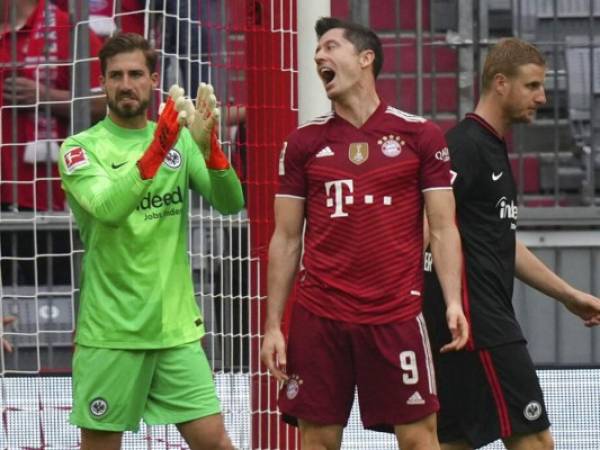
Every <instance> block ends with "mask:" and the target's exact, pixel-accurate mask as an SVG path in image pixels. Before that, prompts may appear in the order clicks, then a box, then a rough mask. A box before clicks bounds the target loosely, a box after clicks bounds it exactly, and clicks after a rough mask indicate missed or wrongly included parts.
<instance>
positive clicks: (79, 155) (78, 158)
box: [64, 147, 90, 173]
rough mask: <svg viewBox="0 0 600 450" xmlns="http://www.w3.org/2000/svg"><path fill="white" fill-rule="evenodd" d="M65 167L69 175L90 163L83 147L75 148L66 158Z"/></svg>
mask: <svg viewBox="0 0 600 450" xmlns="http://www.w3.org/2000/svg"><path fill="white" fill-rule="evenodd" d="M64 161H65V167H66V168H67V173H73V172H74V171H75V170H77V169H79V168H80V167H84V166H87V165H88V164H89V163H90V162H89V160H88V158H87V155H86V154H85V150H84V149H82V148H81V147H73V148H72V149H71V150H69V151H68V152H67V153H65V156H64Z"/></svg>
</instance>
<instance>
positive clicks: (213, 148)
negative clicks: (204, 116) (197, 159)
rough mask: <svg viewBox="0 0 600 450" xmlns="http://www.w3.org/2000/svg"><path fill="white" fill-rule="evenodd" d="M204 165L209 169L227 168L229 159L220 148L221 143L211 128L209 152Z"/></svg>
mask: <svg viewBox="0 0 600 450" xmlns="http://www.w3.org/2000/svg"><path fill="white" fill-rule="evenodd" d="M206 167H207V168H209V169H211V170H227V169H229V160H228V159H227V156H225V153H224V152H223V149H222V148H221V143H220V142H219V138H218V137H217V132H216V130H215V129H213V130H212V132H211V136H210V152H209V157H208V159H207V160H206Z"/></svg>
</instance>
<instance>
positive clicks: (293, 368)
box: [279, 304, 439, 432]
mask: <svg viewBox="0 0 600 450" xmlns="http://www.w3.org/2000/svg"><path fill="white" fill-rule="evenodd" d="M287 373H288V375H289V376H290V379H289V381H288V382H287V383H286V384H285V385H284V386H283V387H282V389H281V392H280V395H279V408H280V410H281V412H282V414H283V418H284V420H285V421H286V422H287V423H290V424H292V425H297V420H298V419H302V420H306V421H308V422H313V423H318V424H323V425H343V426H345V425H346V423H347V421H348V417H349V415H350V410H351V409H352V403H353V401H354V392H355V388H358V397H359V405H360V414H361V418H362V422H363V424H364V426H365V428H368V429H372V430H378V431H388V432H393V431H394V425H400V424H406V423H410V422H415V421H417V420H419V419H422V418H424V417H426V416H428V415H430V414H431V413H434V412H436V411H437V410H438V408H439V404H438V400H437V396H436V385H435V373H434V370H433V362H432V358H431V351H430V348H429V341H428V338H427V330H426V327H425V321H424V319H423V317H422V315H419V316H417V317H415V318H414V319H410V320H407V321H405V322H400V323H390V324H384V325H359V324H351V323H346V322H338V321H335V320H330V319H326V318H323V317H319V316H315V315H314V314H312V313H311V312H309V311H308V310H307V309H305V308H304V307H302V306H300V305H298V304H296V305H295V306H294V310H293V315H292V320H291V327H290V336H289V342H288V347H287Z"/></svg>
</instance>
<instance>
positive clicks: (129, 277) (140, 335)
mask: <svg viewBox="0 0 600 450" xmlns="http://www.w3.org/2000/svg"><path fill="white" fill-rule="evenodd" d="M155 128H156V124H155V123H153V122H150V123H148V125H147V126H146V127H145V128H143V129H125V128H121V127H119V126H117V125H116V124H115V123H114V122H113V121H111V119H110V118H109V117H106V118H105V119H104V120H103V121H101V122H99V123H98V124H96V125H95V126H93V127H92V128H90V129H88V130H86V131H84V132H82V133H80V134H77V135H75V136H72V137H70V138H68V139H67V140H66V141H65V142H64V144H63V145H62V147H61V151H60V158H59V170H60V174H61V179H62V186H63V189H64V190H65V192H66V194H67V201H68V202H69V206H70V207H71V210H72V211H73V215H74V216H75V219H76V221H77V225H78V226H79V231H80V235H81V239H82V241H83V244H84V248H85V254H84V257H83V267H82V272H81V282H80V287H81V292H80V308H79V317H78V321H77V333H76V339H75V342H76V343H78V344H81V345H86V346H91V347H105V348H122V349H156V348H166V347H172V346H176V345H179V344H183V343H186V342H191V341H193V340H196V339H199V338H200V337H201V336H202V335H203V334H204V326H203V321H202V315H201V313H200V310H199V309H198V306H197V303H196V301H195V296H194V290H193V285H192V277H191V270H190V265H189V260H188V254H187V242H188V233H187V218H188V214H187V212H188V203H189V189H190V188H191V189H193V190H194V191H196V192H199V193H200V194H201V195H202V196H203V197H204V198H205V199H206V200H207V201H208V202H210V204H211V205H212V206H213V207H214V208H216V209H217V210H218V211H220V212H221V213H224V214H233V213H236V212H238V211H239V210H240V209H241V208H242V207H243V195H242V189H241V186H240V182H239V180H238V178H237V176H236V174H235V171H234V170H233V169H231V168H229V169H227V170H221V171H217V170H209V169H207V168H206V164H205V162H204V158H203V157H202V155H201V153H200V150H199V149H198V147H197V146H196V144H195V142H194V141H193V138H192V137H191V135H190V133H189V131H188V130H187V129H185V128H184V129H183V130H182V132H181V134H180V137H179V140H178V141H177V143H176V144H175V146H174V147H173V148H172V149H171V150H170V151H169V153H168V154H167V156H166V158H165V161H164V162H163V164H162V165H161V166H160V168H159V170H158V172H157V174H156V176H155V177H154V178H153V179H150V180H142V179H141V177H140V173H139V170H138V167H137V164H136V163H137V161H138V160H139V159H140V157H141V156H142V154H143V153H144V152H145V150H146V149H147V148H148V146H149V145H150V142H151V141H152V138H153V133H154V129H155Z"/></svg>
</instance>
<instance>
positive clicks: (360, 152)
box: [348, 142, 369, 165]
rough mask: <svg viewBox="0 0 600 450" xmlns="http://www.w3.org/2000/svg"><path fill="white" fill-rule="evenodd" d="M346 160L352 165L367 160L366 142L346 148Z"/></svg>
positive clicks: (356, 143) (367, 146)
mask: <svg viewBox="0 0 600 450" xmlns="http://www.w3.org/2000/svg"><path fill="white" fill-rule="evenodd" d="M348 158H349V159H350V161H352V162H353V163H354V164H357V165H358V164H362V163H364V162H365V161H366V160H367V159H368V158H369V143H368V142H353V143H352V144H350V147H348Z"/></svg>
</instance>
